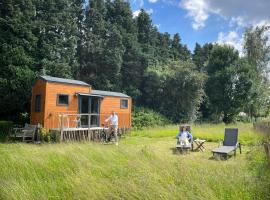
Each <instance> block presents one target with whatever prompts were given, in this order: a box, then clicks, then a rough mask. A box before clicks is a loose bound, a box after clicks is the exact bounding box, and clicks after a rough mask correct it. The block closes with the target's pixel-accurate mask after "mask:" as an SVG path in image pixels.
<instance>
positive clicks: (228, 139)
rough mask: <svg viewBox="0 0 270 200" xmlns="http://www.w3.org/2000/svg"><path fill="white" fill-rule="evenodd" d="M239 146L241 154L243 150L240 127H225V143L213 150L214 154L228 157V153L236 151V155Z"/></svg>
mask: <svg viewBox="0 0 270 200" xmlns="http://www.w3.org/2000/svg"><path fill="white" fill-rule="evenodd" d="M237 148H239V150H240V154H241V153H242V152H241V144H240V143H239V142H238V129H237V128H225V135H224V141H223V145H222V146H219V147H218V148H215V149H213V150H212V152H213V156H215V155H216V154H217V155H221V156H223V157H224V158H225V159H227V158H228V155H229V154H231V153H232V152H234V156H236V150H237Z"/></svg>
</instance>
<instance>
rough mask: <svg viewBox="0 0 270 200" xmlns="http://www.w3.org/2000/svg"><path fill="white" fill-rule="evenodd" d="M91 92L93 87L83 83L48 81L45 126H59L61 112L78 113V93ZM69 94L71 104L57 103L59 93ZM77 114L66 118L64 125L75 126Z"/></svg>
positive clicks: (48, 127)
mask: <svg viewBox="0 0 270 200" xmlns="http://www.w3.org/2000/svg"><path fill="white" fill-rule="evenodd" d="M78 92H81V93H89V92H91V87H89V86H82V85H72V84H64V83H54V82H47V87H46V101H45V105H46V106H45V107H46V108H45V119H44V127H45V128H47V129H50V128H58V127H59V124H60V121H59V119H60V118H59V114H61V113H64V114H77V113H78V96H77V95H76V93H78ZM58 94H67V95H69V105H67V106H65V105H64V106H63V105H57V95H58ZM75 120H76V116H73V117H72V116H71V117H70V119H64V125H65V126H67V125H68V124H67V123H69V125H70V126H75V124H76V123H75Z"/></svg>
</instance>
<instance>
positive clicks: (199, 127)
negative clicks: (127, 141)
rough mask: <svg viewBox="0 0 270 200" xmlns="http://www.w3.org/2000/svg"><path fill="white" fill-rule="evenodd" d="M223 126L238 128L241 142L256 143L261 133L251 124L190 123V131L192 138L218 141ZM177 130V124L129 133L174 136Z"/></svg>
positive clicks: (146, 135)
mask: <svg viewBox="0 0 270 200" xmlns="http://www.w3.org/2000/svg"><path fill="white" fill-rule="evenodd" d="M225 128H238V132H239V141H240V142H241V143H242V144H257V143H258V142H259V141H260V140H261V139H262V135H261V134H260V133H258V132H256V130H255V129H254V128H253V125H252V124H248V123H239V124H231V125H225V124H193V125H191V133H192V135H193V136H194V138H201V139H206V140H207V141H208V142H219V141H221V140H223V138H224V129H225ZM178 132H179V126H178V125H174V126H166V127H163V128H161V127H156V128H149V129H143V130H136V131H133V132H132V133H131V135H132V136H138V137H148V138H162V137H172V138H173V137H175V136H176V135H177V133H178Z"/></svg>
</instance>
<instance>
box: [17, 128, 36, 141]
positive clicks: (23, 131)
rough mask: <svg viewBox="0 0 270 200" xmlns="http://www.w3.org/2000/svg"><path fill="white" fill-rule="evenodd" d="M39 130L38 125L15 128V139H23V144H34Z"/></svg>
mask: <svg viewBox="0 0 270 200" xmlns="http://www.w3.org/2000/svg"><path fill="white" fill-rule="evenodd" d="M36 130H37V126H36V125H31V124H25V126H24V127H23V128H14V134H13V135H12V136H13V137H14V138H22V141H23V142H33V141H34V137H35V133H36Z"/></svg>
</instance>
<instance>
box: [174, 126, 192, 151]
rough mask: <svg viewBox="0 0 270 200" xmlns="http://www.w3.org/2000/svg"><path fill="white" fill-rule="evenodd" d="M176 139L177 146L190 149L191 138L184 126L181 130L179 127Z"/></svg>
mask: <svg viewBox="0 0 270 200" xmlns="http://www.w3.org/2000/svg"><path fill="white" fill-rule="evenodd" d="M176 139H177V145H181V146H183V147H191V145H192V139H193V137H192V135H191V134H190V132H188V131H187V127H186V126H184V127H183V129H182V130H181V126H180V129H179V133H178V135H177V136H176Z"/></svg>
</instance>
